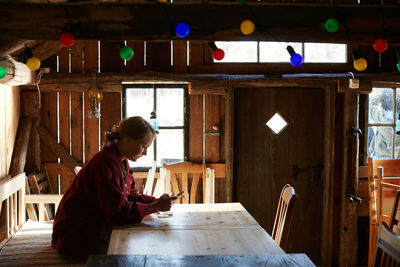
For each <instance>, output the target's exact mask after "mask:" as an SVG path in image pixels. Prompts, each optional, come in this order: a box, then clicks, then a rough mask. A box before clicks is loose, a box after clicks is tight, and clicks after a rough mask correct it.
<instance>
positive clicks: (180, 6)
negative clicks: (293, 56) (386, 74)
mask: <svg viewBox="0 0 400 267" xmlns="http://www.w3.org/2000/svg"><path fill="white" fill-rule="evenodd" d="M27 11H29V19H27ZM399 14H400V5H386V6H383V7H382V6H378V5H373V6H372V5H328V4H292V3H290V4H286V3H247V4H242V3H239V2H208V3H186V2H185V3H183V2H182V3H173V4H162V3H157V2H144V3H142V2H129V3H126V2H118V3H107V2H94V3H93V2H91V3H89V2H77V3H46V4H44V3H14V2H11V3H10V2H7V3H1V4H0V39H10V40H17V39H28V40H58V39H59V37H60V34H61V33H62V32H64V31H71V32H73V33H74V35H75V37H76V38H77V39H83V40H87V39H91V40H115V41H119V40H147V41H167V40H175V39H179V38H178V37H177V36H176V35H175V33H174V26H175V25H176V24H177V23H178V22H182V21H186V22H188V23H189V25H190V26H191V33H190V34H189V36H188V37H187V38H186V39H187V40H205V41H206V40H219V41H224V40H225V41H234V40H241V41H245V40H248V41H250V40H258V41H294V42H296V41H301V42H308V41H309V42H337V43H350V44H360V45H364V44H369V45H370V44H371V43H372V42H373V41H374V40H375V39H376V38H378V37H380V36H381V35H382V34H383V33H384V32H385V31H386V32H388V33H389V42H390V44H392V45H400V16H399ZM329 17H337V18H339V20H340V21H341V22H342V23H341V26H340V28H339V31H338V32H336V33H328V32H327V31H325V30H324V29H323V27H322V24H323V22H324V21H325V20H326V19H327V18H329ZM244 19H251V20H253V21H254V22H255V24H256V31H255V32H254V33H253V34H251V35H243V34H242V33H241V32H240V29H239V26H240V23H241V22H242V21H243V20H244Z"/></svg>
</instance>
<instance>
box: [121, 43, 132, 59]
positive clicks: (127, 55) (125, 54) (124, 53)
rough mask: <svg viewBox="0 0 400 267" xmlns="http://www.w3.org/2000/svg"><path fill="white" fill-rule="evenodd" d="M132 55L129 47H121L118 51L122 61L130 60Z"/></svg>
mask: <svg viewBox="0 0 400 267" xmlns="http://www.w3.org/2000/svg"><path fill="white" fill-rule="evenodd" d="M133 54H134V52H133V49H132V48H130V47H129V46H124V47H121V49H120V50H119V56H120V57H121V58H122V59H124V60H130V59H132V58H133Z"/></svg>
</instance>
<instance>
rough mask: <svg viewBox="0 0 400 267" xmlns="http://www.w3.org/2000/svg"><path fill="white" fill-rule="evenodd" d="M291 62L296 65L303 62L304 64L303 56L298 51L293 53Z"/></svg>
mask: <svg viewBox="0 0 400 267" xmlns="http://www.w3.org/2000/svg"><path fill="white" fill-rule="evenodd" d="M290 64H292V65H293V66H295V67H298V66H300V65H301V64H303V57H302V56H301V55H299V54H297V53H295V54H293V55H291V56H290Z"/></svg>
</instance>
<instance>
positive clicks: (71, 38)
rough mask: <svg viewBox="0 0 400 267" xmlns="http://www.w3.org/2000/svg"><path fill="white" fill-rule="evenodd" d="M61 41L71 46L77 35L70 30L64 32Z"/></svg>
mask: <svg viewBox="0 0 400 267" xmlns="http://www.w3.org/2000/svg"><path fill="white" fill-rule="evenodd" d="M60 42H61V43H62V45H63V46H66V47H70V46H72V45H73V44H74V43H75V37H74V35H73V34H72V33H70V32H64V33H62V34H61V36H60Z"/></svg>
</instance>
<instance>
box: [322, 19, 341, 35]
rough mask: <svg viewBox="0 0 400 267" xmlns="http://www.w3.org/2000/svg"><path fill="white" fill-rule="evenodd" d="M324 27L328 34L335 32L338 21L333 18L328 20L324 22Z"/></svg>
mask: <svg viewBox="0 0 400 267" xmlns="http://www.w3.org/2000/svg"><path fill="white" fill-rule="evenodd" d="M324 27H325V30H327V31H328V32H337V30H339V21H338V20H337V19H335V18H329V19H327V20H326V21H325V23H324Z"/></svg>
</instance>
